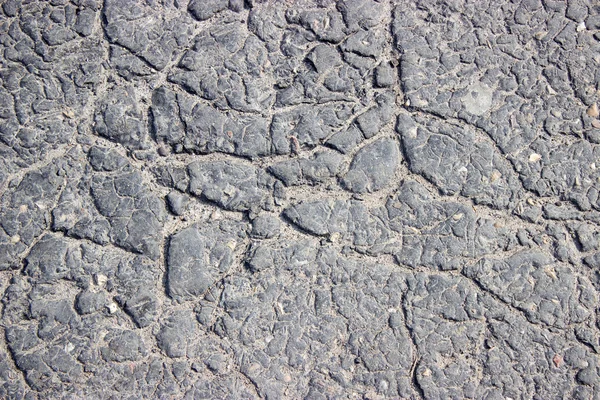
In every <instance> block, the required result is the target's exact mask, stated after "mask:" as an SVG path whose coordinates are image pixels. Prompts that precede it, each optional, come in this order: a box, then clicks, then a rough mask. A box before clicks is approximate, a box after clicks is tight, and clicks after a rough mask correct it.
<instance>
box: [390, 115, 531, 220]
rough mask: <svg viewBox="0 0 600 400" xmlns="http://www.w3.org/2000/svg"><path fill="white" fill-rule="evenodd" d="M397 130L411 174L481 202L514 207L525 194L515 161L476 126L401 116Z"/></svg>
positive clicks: (500, 206)
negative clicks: (505, 156) (510, 159)
mask: <svg viewBox="0 0 600 400" xmlns="http://www.w3.org/2000/svg"><path fill="white" fill-rule="evenodd" d="M396 128H397V130H398V133H399V134H400V135H401V138H402V145H403V148H404V152H405V154H406V157H407V161H408V164H409V168H410V169H411V171H412V172H414V173H417V174H420V175H423V176H424V177H425V178H426V179H428V180H429V181H431V182H432V183H433V184H435V185H436V186H437V187H438V188H439V189H440V191H441V192H442V193H443V194H447V195H453V194H455V193H460V194H461V195H463V196H466V197H471V198H473V199H474V201H475V202H476V203H480V204H486V205H489V206H491V207H494V208H499V209H502V208H509V207H511V206H513V205H514V204H515V202H516V201H517V200H518V199H519V197H521V196H523V194H522V191H523V190H522V189H521V188H520V186H521V183H520V182H519V179H518V176H517V174H516V173H515V171H514V170H513V167H512V166H511V165H510V163H509V162H508V161H507V160H506V159H505V158H504V157H503V155H502V153H501V152H500V151H499V150H498V149H497V148H496V146H495V145H494V144H493V143H490V141H489V140H488V138H487V137H485V136H482V134H481V133H478V132H477V131H475V130H474V129H472V128H470V127H468V126H465V127H461V126H455V125H452V124H449V123H445V122H442V121H437V120H425V119H423V118H420V117H413V116H410V115H408V114H402V115H400V116H399V117H398V124H397V127H396Z"/></svg>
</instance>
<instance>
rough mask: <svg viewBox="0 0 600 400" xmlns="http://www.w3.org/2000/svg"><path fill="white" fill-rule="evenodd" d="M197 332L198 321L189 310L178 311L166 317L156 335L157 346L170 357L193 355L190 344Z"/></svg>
mask: <svg viewBox="0 0 600 400" xmlns="http://www.w3.org/2000/svg"><path fill="white" fill-rule="evenodd" d="M197 334H198V323H197V322H196V318H195V317H194V314H193V313H192V312H190V311H178V312H175V313H173V314H172V315H170V316H169V317H167V318H166V319H165V320H164V322H163V323H162V326H161V328H160V331H159V332H158V333H157V335H156V340H157V341H158V347H159V348H160V349H161V350H162V351H164V352H165V354H166V355H167V356H168V357H170V358H180V357H185V356H186V355H188V356H191V355H193V352H192V349H191V346H192V343H193V341H194V339H195V336H196V335H197Z"/></svg>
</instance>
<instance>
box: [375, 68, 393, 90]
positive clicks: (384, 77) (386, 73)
mask: <svg viewBox="0 0 600 400" xmlns="http://www.w3.org/2000/svg"><path fill="white" fill-rule="evenodd" d="M397 74H398V73H397V71H396V69H395V68H393V67H392V65H390V64H389V63H382V64H381V65H379V66H378V67H377V69H376V70H375V84H376V85H377V86H378V87H389V86H392V85H393V84H394V83H396V75H397Z"/></svg>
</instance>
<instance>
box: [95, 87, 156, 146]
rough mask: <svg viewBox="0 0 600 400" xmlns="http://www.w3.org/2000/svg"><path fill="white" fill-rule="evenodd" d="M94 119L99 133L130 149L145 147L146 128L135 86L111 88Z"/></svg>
mask: <svg viewBox="0 0 600 400" xmlns="http://www.w3.org/2000/svg"><path fill="white" fill-rule="evenodd" d="M94 121H95V131H96V132H97V133H98V134H99V135H101V136H104V137H106V138H107V139H110V140H112V141H114V142H117V143H120V144H122V145H123V146H125V147H127V148H130V149H141V148H144V146H145V140H146V129H145V127H144V122H143V119H142V113H141V111H140V110H139V108H138V104H137V99H136V95H135V91H134V90H133V87H131V86H130V87H126V88H122V87H117V88H114V89H112V90H110V91H109V92H108V93H107V94H106V95H105V96H104V98H103V100H102V102H101V103H100V105H99V107H98V109H97V111H96V116H95V118H94Z"/></svg>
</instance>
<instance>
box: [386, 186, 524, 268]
mask: <svg viewBox="0 0 600 400" xmlns="http://www.w3.org/2000/svg"><path fill="white" fill-rule="evenodd" d="M386 210H387V217H388V218H389V222H388V223H389V227H390V229H392V230H393V231H396V232H401V233H402V235H403V241H402V246H401V247H400V248H398V249H396V250H395V251H394V252H395V256H396V260H397V261H398V262H399V263H401V264H405V265H408V266H411V267H417V266H427V267H429V268H434V269H441V270H447V269H460V268H462V266H463V263H464V260H465V257H466V258H476V257H481V256H483V255H485V254H493V253H494V252H495V251H498V250H499V249H503V248H506V247H509V246H511V245H512V243H513V241H514V238H513V237H512V235H511V234H510V232H509V231H507V229H506V228H504V227H502V226H501V225H498V224H495V223H494V221H493V220H491V219H489V218H479V217H478V216H477V215H476V214H475V212H474V210H473V208H472V207H471V206H468V205H464V204H460V203H455V202H443V201H436V200H433V194H432V193H431V192H429V191H428V190H427V189H426V188H425V187H423V186H422V185H420V184H418V183H417V182H415V181H405V182H403V183H402V185H401V187H400V189H399V191H398V193H397V194H396V195H394V196H392V197H391V198H389V199H388V201H387V204H386Z"/></svg>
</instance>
